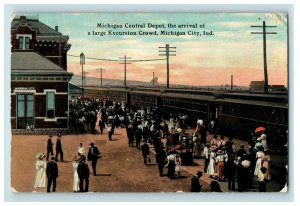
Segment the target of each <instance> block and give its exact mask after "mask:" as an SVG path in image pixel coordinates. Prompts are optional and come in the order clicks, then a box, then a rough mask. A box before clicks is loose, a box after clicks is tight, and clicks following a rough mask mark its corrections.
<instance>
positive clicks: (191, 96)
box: [162, 93, 215, 101]
mask: <svg viewBox="0 0 300 206" xmlns="http://www.w3.org/2000/svg"><path fill="white" fill-rule="evenodd" d="M162 97H171V98H179V99H192V100H201V101H213V100H215V97H214V96H208V95H195V94H188V93H185V94H178V93H164V94H162Z"/></svg>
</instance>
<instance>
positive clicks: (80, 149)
mask: <svg viewBox="0 0 300 206" xmlns="http://www.w3.org/2000/svg"><path fill="white" fill-rule="evenodd" d="M84 153H85V150H84V147H83V144H82V143H79V147H78V155H81V156H82V155H84Z"/></svg>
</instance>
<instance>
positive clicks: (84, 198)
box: [0, 0, 300, 205]
mask: <svg viewBox="0 0 300 206" xmlns="http://www.w3.org/2000/svg"><path fill="white" fill-rule="evenodd" d="M2 2H3V5H4V3H23V1H20V0H18V1H17V0H16V1H9V0H4V1H2ZM26 2H27V3H43V4H45V3H49V2H50V1H49V2H47V1H43V2H40V1H39V2H38V1H30V0H29V1H26ZM158 2H159V3H169V2H170V1H168V0H152V1H151V2H146V1H145V2H140V1H139V2H138V3H140V4H145V3H146V4H157V3H158ZM227 2H229V1H225V0H223V1H220V0H217V1H213V2H212V1H202V3H209V4H215V5H216V7H218V9H219V10H220V8H222V7H220V6H223V5H218V4H225V3H227ZM51 3H56V4H63V3H64V2H61V1H59V0H52V1H51ZM72 3H79V4H88V3H97V1H91V0H85V1H82V2H79V1H77V2H76V1H72ZM109 3H110V4H118V3H124V1H122V0H110V1H109ZM126 3H136V1H134V0H128V1H126ZM172 3H173V4H178V3H179V4H185V5H180V6H179V5H177V6H178V7H177V10H176V11H186V12H188V11H197V10H198V11H199V10H201V8H205V7H206V8H208V7H207V6H206V5H203V6H201V5H196V6H195V5H190V7H189V8H187V7H188V5H186V4H188V3H192V4H196V3H199V2H197V1H195V0H193V1H192V0H185V1H184V2H182V1H178V0H172ZM230 3H234V4H250V3H256V4H261V6H258V5H256V6H255V8H254V7H253V5H252V6H251V5H247V6H246V7H247V8H248V10H249V11H253V12H255V11H258V10H261V9H262V8H266V7H265V5H263V4H265V3H268V4H274V5H275V4H288V3H289V4H292V5H293V6H294V19H295V21H296V20H297V19H300V18H299V13H300V11H299V2H297V1H296V0H295V1H283V0H273V1H271V0H265V1H258V0H253V1H230ZM117 6H118V5H117ZM226 6H227V7H226ZM241 6H242V5H239V6H238V5H228V4H227V5H225V10H227V11H232V9H233V10H234V11H237V12H238V11H240V12H242V11H243V9H241ZM269 6H270V5H267V7H269ZM272 6H273V5H272ZM14 7H15V8H18V10H19V11H21V10H22V8H24V6H18V7H16V6H14ZM40 7H41V5H34V6H32V5H31V6H27V7H26V6H25V10H26V11H28V12H29V11H32V12H35V11H41V12H46V11H56V12H63V11H68V10H69V11H70V8H72V5H65V6H58V7H56V9H55V10H53V8H54V7H53V5H52V7H51V6H50V7H49V6H46V8H43V9H39V8H40ZM101 7H102V9H101ZM125 7H126V8H127V11H133V12H143V11H141V10H145V11H153V12H155V11H167V10H169V9H170V8H171V10H172V8H173V9H174V5H170V6H168V5H167V6H166V5H164V6H159V5H156V7H155V6H154V5H153V6H152V5H150V6H148V5H145V6H144V7H143V9H141V7H139V8H138V9H136V8H134V6H131V5H130V6H129V5H127V6H124V5H123V8H120V7H118V9H115V11H123V12H124V8H125ZM168 7H169V8H168ZM86 8H87V6H86V5H81V6H80V7H78V6H77V7H75V9H73V11H86V12H89V11H90V12H92V11H100V10H101V11H107V8H110V9H112V8H113V5H108V7H107V5H102V6H100V7H97V8H96V6H93V5H90V7H89V9H88V10H87V9H86ZM167 8H168V9H167ZM210 8H211V10H210V11H211V12H218V9H216V8H212V7H210ZM243 8H245V7H243ZM1 11H2V12H1ZM0 12H1V13H2V14H3V13H4V7H3V6H2V7H1V10H0ZM2 22H3V21H2ZM290 23H291V22H290ZM297 25H299V23H298V24H295V30H294V37H299V35H300V34H299V31H298V28H297ZM0 35H1V41H3V43H7V42H4V34H3V32H1V34H0ZM5 35H7V31H6V33H5ZM293 45H300V44H299V41H298V40H297V39H296V38H295V40H294V43H293V44H290V46H291V47H292V49H294V50H295V53H294V56H295V57H297V56H299V50H298V48H297V46H295V47H294V46H293ZM5 46H7V45H5ZM6 51H7V50H6ZM1 54H2V55H0V56H1V58H3V57H5V59H6V60H7V56H9V54H7V53H6V52H5V53H3V50H1ZM4 54H5V56H4ZM297 54H298V55H297ZM291 58H292V57H291ZM298 59H299V58H298ZM298 59H297V58H295V59H293V60H295V65H294V68H298V67H297V66H298V65H299V64H298V63H297V61H298ZM1 60H2V59H1ZM2 62H4V61H2ZM291 63H294V62H291ZM7 65H8V66H9V65H10V63H7V62H6V67H7ZM6 67H4V68H5V69H6ZM290 67H292V64H290ZM290 70H291V68H290ZM7 73H8V74H7ZM292 74H295V77H294V75H293V76H291V75H292ZM7 76H8V77H9V72H7V71H6V73H5V75H0V82H4V77H6V79H7ZM297 77H299V76H298V72H297V69H295V71H290V79H289V83H290V87H289V88H290V92H291V95H290V96H293V95H294V89H295V88H297V87H298V86H299V85H298V84H299V81H297V82H296V81H295V82H294V81H293V79H294V78H297ZM9 79H10V78H9ZM297 79H298V78H297ZM294 83H295V87H294ZM5 85H7V80H6V81H5ZM2 86H3V85H2ZM2 86H1V89H2ZM6 90H7V88H6ZM2 91H3V90H2ZM1 94H3V97H2V98H1V99H4V97H6V98H8V96H9V92H7V91H5V92H1ZM295 95H296V96H295V97H294V96H293V98H292V101H291V102H290V103H292V104H294V100H295V101H296V102H297V100H298V97H297V94H296V93H295ZM8 99H9V98H8ZM2 104H3V102H2V101H1V105H2ZM6 104H7V101H6ZM295 105H298V104H296V103H295ZM290 106H291V104H290ZM3 108H4V107H1V110H0V112H1V114H4V110H3ZM5 109H7V105H6V107H5ZM298 111H299V109H298V108H297V107H295V108H294V111H293V113H294V114H295V115H294V116H293V117H294V118H295V120H294V119H293V118H290V121H293V122H294V123H295V125H298V123H299V122H300V121H299V117H298V115H297V114H299V113H298ZM6 114H7V112H6ZM5 119H7V118H5ZM0 126H1V127H0V130H1V131H4V132H5V135H4V137H5V138H1V146H2V149H3V151H5V150H4V146H5V148H6V151H7V144H6V145H4V144H2V143H4V140H5V139H9V138H8V137H7V130H8V128H7V127H6V125H5V127H6V130H4V124H0ZM293 129H294V128H291V129H290V134H293ZM297 134H298V131H295V134H294V135H293V136H295V137H298V136H299V135H297ZM297 141H299V140H298V138H295V141H294V145H299V143H298V144H297ZM8 147H9V145H8ZM294 156H295V160H296V158H297V156H298V155H296V154H295V155H294ZM4 157H5V160H6V162H7V161H9V156H7V154H6V155H4V156H2V160H3V161H2V162H4ZM295 162H298V161H295ZM0 165H1V174H3V171H4V168H2V166H3V164H0ZM295 166H297V167H298V164H297V165H295ZM298 171H299V170H298V168H296V167H295V173H294V174H299V172H298ZM4 177H5V179H6V180H8V181H9V179H10V178H9V173H7V165H6V164H5V175H4ZM3 179H4V178H3ZM0 182H1V181H0ZM292 182H299V175H295V176H294V181H292ZM5 190H7V188H5ZM5 190H4V191H5ZM4 191H3V187H0V195H1V199H2V200H4V199H3V197H4V196H3V194H4ZM6 192H7V191H6ZM294 192H295V194H297V188H296V187H295V191H294ZM28 195H29V196H32V194H28ZM34 195H36V196H37V197H38V199H40V200H41V199H43V200H44V201H49V198H48V197H49V196H47V195H46V196H43V194H34ZM91 195H93V194H91ZM139 195H141V196H144V195H142V194H139ZM149 195H150V196H151V194H149ZM176 195H178V196H182V195H181V194H176ZM212 195H213V196H210V197H209V198H207V197H203V196H202V195H201V198H200V197H199V198H197V199H198V201H209V200H212V198H213V200H214V201H218V200H220V199H219V198H215V197H216V194H212ZM13 196H15V195H13ZM21 196H23V195H21ZM21 196H17V197H19V199H14V200H13V201H28V200H24V199H23V197H21ZM67 196H69V195H67ZM98 196H102V195H98ZM129 196H131V195H130V194H118V195H117V196H114V197H113V198H111V199H110V200H108V199H107V198H104V201H130V200H131V201H134V198H135V197H136V196H137V195H136V194H134V197H131V198H128V197H129ZM147 196H148V195H145V198H138V199H136V200H137V201H145V200H149V197H147ZM226 196H231V199H234V200H237V201H247V199H248V198H246V199H244V198H243V197H242V198H238V195H234V197H232V196H233V195H230V194H228V193H226ZM278 196H280V195H279V194H278V193H275V194H273V195H272V197H271V199H269V200H268V201H270V202H273V201H282V200H280V199H278ZM91 197H92V196H90V194H87V195H85V196H80V195H79V196H77V195H71V196H69V197H67V198H66V197H65V195H64V194H58V195H57V196H55V197H54V196H51V197H50V199H52V201H64V200H66V199H68V201H77V203H72V205H82V203H80V201H95V200H94V199H89V198H91ZM159 197H160V199H159V200H158V201H172V200H170V199H168V200H166V199H164V198H163V197H164V196H162V195H156V198H152V197H151V198H150V201H151V200H152V201H157V198H159ZM15 198H16V196H15ZM44 198H45V199H44ZM252 198H254V199H253V200H254V201H255V200H256V197H252ZM279 198H280V197H279ZM294 198H295V202H294V203H290V204H296V202H297V201H299V198H298V197H297V195H295V197H294ZM34 199H35V200H34ZM54 199H55V200H54ZM100 199H101V198H100ZM190 199H191V201H197V200H195V199H194V198H190ZM29 200H30V199H29ZM31 201H36V198H32V199H31ZM96 201H100V200H99V198H98V200H96ZM173 201H175V200H173ZM184 201H188V200H186V198H185V200H184ZM78 202H79V203H78ZM228 203H229V204H230V205H235V204H236V205H240V203H230V202H228ZM6 204H8V203H5V205H6ZM27 204H28V203H25V205H27ZM37 204H39V205H40V204H41V203H30V204H28V205H37ZM42 204H43V205H53V204H56V203H48V204H47V203H42ZM87 204H90V203H87ZM92 204H93V203H92ZM105 204H106V203H105ZM134 204H140V203H130V205H134ZM143 204H145V203H143ZM150 204H153V203H150ZM155 204H156V203H155ZM172 204H173V203H172ZM181 204H184V203H181ZM188 204H189V205H191V203H188ZM198 204H199V203H198ZM200 204H202V203H200ZM203 204H210V203H203ZM220 204H222V205H229V204H226V203H225V204H224V203H218V205H220ZM243 204H245V205H247V203H243ZM248 204H251V205H253V204H256V203H248ZM271 204H272V205H275V204H276V203H264V205H271ZM278 204H279V205H282V203H278ZM14 205H15V204H14ZM22 205H24V203H22ZM59 205H60V204H59ZM64 205H65V203H64ZM128 205H129V204H128Z"/></svg>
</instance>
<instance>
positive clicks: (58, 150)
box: [55, 135, 64, 162]
mask: <svg viewBox="0 0 300 206" xmlns="http://www.w3.org/2000/svg"><path fill="white" fill-rule="evenodd" d="M60 137H61V136H60V135H58V137H57V139H56V148H55V150H56V155H55V161H56V162H57V161H58V155H60V161H61V162H63V161H64V153H63V150H62V146H61V139H60Z"/></svg>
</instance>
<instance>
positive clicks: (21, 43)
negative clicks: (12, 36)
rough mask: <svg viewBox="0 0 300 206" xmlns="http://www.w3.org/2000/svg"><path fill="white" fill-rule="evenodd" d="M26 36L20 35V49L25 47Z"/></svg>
mask: <svg viewBox="0 0 300 206" xmlns="http://www.w3.org/2000/svg"><path fill="white" fill-rule="evenodd" d="M23 43H24V37H22V36H20V37H19V49H23Z"/></svg>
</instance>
